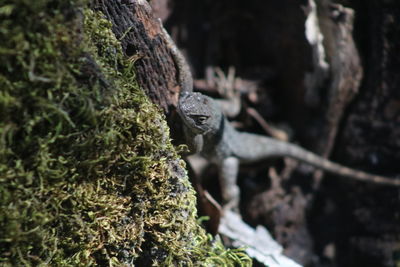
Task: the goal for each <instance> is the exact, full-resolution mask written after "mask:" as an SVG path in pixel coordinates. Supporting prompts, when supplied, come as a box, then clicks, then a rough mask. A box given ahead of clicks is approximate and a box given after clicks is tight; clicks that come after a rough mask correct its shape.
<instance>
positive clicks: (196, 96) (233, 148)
mask: <svg viewBox="0 0 400 267" xmlns="http://www.w3.org/2000/svg"><path fill="white" fill-rule="evenodd" d="M178 113H179V115H180V116H181V118H182V120H183V122H184V125H185V133H186V137H187V138H188V139H189V140H188V141H189V142H188V143H189V146H191V147H192V148H193V147H194V148H195V150H196V152H199V153H200V154H201V155H202V156H203V157H204V158H206V159H207V160H209V161H211V162H213V163H215V164H217V166H218V167H219V176H220V182H221V190H222V197H223V200H224V202H225V203H228V204H227V207H229V208H230V207H237V204H238V199H239V188H238V187H237V185H236V179H237V173H238V166H239V164H240V163H251V162H257V161H260V160H263V159H267V158H271V157H290V158H293V159H296V160H299V161H301V162H305V163H308V164H310V165H312V166H314V167H317V168H319V169H322V170H324V171H327V172H330V173H334V174H337V175H340V176H343V177H348V178H352V179H356V180H360V181H364V182H371V183H376V184H385V185H395V186H400V180H398V179H391V178H388V177H384V176H379V175H373V174H369V173H366V172H362V171H358V170H354V169H351V168H348V167H344V166H342V165H340V164H337V163H334V162H332V161H329V160H327V159H325V158H322V157H320V156H318V155H316V154H314V153H312V152H310V151H307V150H306V149H304V148H301V147H300V146H297V145H295V144H291V143H287V142H284V141H279V140H276V139H274V138H270V137H267V136H262V135H257V134H251V133H245V132H239V131H237V130H236V129H235V128H233V126H231V125H230V123H229V122H228V120H227V119H226V118H225V116H224V114H223V113H222V111H221V108H220V106H219V105H218V103H216V102H215V101H214V100H213V99H212V98H210V97H208V96H205V95H203V94H201V93H193V92H187V91H186V92H183V93H182V94H181V96H180V98H179V104H178Z"/></svg>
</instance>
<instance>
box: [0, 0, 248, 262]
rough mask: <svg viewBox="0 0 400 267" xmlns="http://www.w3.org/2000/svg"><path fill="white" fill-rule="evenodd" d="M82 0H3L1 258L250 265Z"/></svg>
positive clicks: (129, 65) (128, 65) (104, 25)
mask: <svg viewBox="0 0 400 267" xmlns="http://www.w3.org/2000/svg"><path fill="white" fill-rule="evenodd" d="M110 28H111V25H110V23H109V22H108V21H106V20H104V19H102V16H101V14H99V13H94V12H93V11H91V10H90V9H88V8H87V6H86V3H85V2H82V1H78V0H76V1H51V0H35V1H28V0H0V40H1V41H0V265H1V266H21V265H25V266H40V265H41V266H91V265H96V266H98V265H100V266H122V265H133V264H136V265H137V266H146V265H154V266H174V265H175V266H236V265H237V266H239V265H250V264H251V263H250V261H249V259H248V258H247V256H245V255H244V254H243V253H242V252H241V251H233V250H226V249H225V248H223V246H222V245H221V244H220V243H219V242H216V241H212V240H211V238H210V237H208V236H207V235H206V234H205V232H204V231H203V230H202V229H201V228H200V227H199V226H198V224H197V223H196V210H195V196H194V192H193V190H192V188H191V186H190V184H189V182H188V180H187V178H186V174H185V171H184V163H183V162H182V161H181V160H180V159H179V157H178V156H177V154H176V152H175V149H174V147H173V146H172V145H171V143H170V140H169V133H168V126H167V125H166V123H165V121H164V118H163V115H162V114H161V112H160V110H159V109H158V108H157V107H155V106H154V105H152V104H151V103H150V102H149V100H148V99H147V98H146V96H145V95H144V94H143V92H142V91H141V90H140V89H139V88H138V86H137V84H136V82H135V78H134V72H133V62H127V61H126V60H125V59H124V58H123V56H122V53H121V50H120V45H119V42H118V40H116V39H115V37H114V35H113V34H112V31H111V29H110Z"/></svg>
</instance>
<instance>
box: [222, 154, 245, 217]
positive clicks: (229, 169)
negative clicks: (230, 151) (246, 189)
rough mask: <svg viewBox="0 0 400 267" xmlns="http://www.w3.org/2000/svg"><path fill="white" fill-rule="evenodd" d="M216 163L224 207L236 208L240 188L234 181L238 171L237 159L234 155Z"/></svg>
mask: <svg viewBox="0 0 400 267" xmlns="http://www.w3.org/2000/svg"><path fill="white" fill-rule="evenodd" d="M218 165H219V166H218V167H219V182H220V185H221V193H222V200H223V205H224V209H227V210H228V209H229V210H238V209H239V198H240V189H239V187H238V186H237V184H236V181H237V175H238V171H239V160H238V159H237V158H235V157H228V158H225V159H223V160H222V162H221V163H220V164H218Z"/></svg>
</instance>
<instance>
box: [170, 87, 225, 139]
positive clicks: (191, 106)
mask: <svg viewBox="0 0 400 267" xmlns="http://www.w3.org/2000/svg"><path fill="white" fill-rule="evenodd" d="M178 113H179V115H180V116H181V118H182V120H183V122H184V123H185V124H186V126H188V127H189V128H190V129H191V130H192V131H193V132H194V133H196V134H207V133H209V132H213V131H218V129H219V127H220V122H221V118H222V112H221V109H220V107H219V106H218V104H217V103H216V102H215V101H214V100H213V99H212V98H211V97H208V96H205V95H203V94H201V93H192V92H184V93H182V94H181V95H180V97H179V103H178Z"/></svg>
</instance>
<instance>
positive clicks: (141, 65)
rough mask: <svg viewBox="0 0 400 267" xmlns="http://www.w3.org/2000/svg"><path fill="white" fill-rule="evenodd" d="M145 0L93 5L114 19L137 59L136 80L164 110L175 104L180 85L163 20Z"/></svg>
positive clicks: (126, 50) (115, 29)
mask: <svg viewBox="0 0 400 267" xmlns="http://www.w3.org/2000/svg"><path fill="white" fill-rule="evenodd" d="M141 2H142V1H136V0H124V1H103V0H96V1H94V2H93V6H92V8H93V9H94V10H98V11H101V12H102V13H103V14H105V16H106V18H107V19H108V20H109V21H111V22H112V29H113V32H114V34H115V35H116V37H117V38H118V39H119V40H120V41H121V45H122V49H123V52H124V53H125V55H126V56H127V57H129V58H130V59H131V60H132V61H134V62H135V69H136V75H137V81H138V83H139V86H140V87H141V88H142V89H143V90H145V92H146V94H147V95H148V96H149V97H150V99H151V100H152V101H153V102H154V103H156V104H157V105H159V106H160V107H161V108H162V109H163V110H164V112H165V113H167V114H168V113H169V112H170V111H171V107H174V106H176V104H177V100H178V95H179V91H180V88H179V85H178V82H177V81H178V79H177V75H178V73H177V69H176V66H175V64H174V60H173V57H172V55H171V51H170V50H169V49H168V46H167V45H166V43H165V40H164V39H163V38H162V29H161V27H162V26H161V24H160V21H159V20H158V19H157V18H156V17H155V16H154V13H153V12H152V10H151V9H149V8H148V7H149V6H148V4H147V3H145V4H143V3H141Z"/></svg>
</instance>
